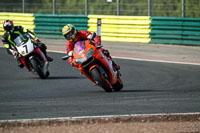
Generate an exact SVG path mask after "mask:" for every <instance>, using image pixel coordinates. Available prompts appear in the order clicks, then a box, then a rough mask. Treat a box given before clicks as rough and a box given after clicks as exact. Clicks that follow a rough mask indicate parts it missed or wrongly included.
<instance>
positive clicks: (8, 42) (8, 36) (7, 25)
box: [2, 20, 53, 68]
mask: <svg viewBox="0 0 200 133" xmlns="http://www.w3.org/2000/svg"><path fill="white" fill-rule="evenodd" d="M3 28H4V35H3V36H2V42H3V45H4V47H6V49H7V52H8V53H9V54H12V55H13V56H15V57H16V58H17V62H18V66H19V67H20V68H23V67H24V65H23V64H22V62H21V60H20V58H19V57H18V52H17V50H16V48H15V43H14V39H15V38H16V37H17V36H19V35H21V34H23V33H28V34H29V35H30V36H31V37H32V39H31V40H32V41H33V42H34V43H36V44H37V45H38V46H39V47H40V49H41V50H42V52H43V53H44V55H45V56H46V57H47V60H48V61H49V62H51V61H53V58H51V57H49V56H47V52H46V49H47V47H46V45H45V44H44V43H42V42H41V41H40V40H39V39H38V38H37V37H36V36H35V34H34V33H33V32H31V31H30V30H28V29H25V28H23V27H22V26H14V23H13V21H12V20H5V21H4V22H3Z"/></svg>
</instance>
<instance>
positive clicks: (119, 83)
mask: <svg viewBox="0 0 200 133" xmlns="http://www.w3.org/2000/svg"><path fill="white" fill-rule="evenodd" d="M112 87H113V89H114V91H120V90H121V89H122V88H123V82H122V80H121V79H120V78H118V79H117V82H116V83H115V84H114V85H113V86H112Z"/></svg>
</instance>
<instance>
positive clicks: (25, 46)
mask: <svg viewBox="0 0 200 133" xmlns="http://www.w3.org/2000/svg"><path fill="white" fill-rule="evenodd" d="M23 47H24V48H25V49H26V53H28V49H27V45H24V46H23Z"/></svg>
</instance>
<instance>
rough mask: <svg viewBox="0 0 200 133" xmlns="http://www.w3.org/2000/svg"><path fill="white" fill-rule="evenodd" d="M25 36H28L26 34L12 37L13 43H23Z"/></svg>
mask: <svg viewBox="0 0 200 133" xmlns="http://www.w3.org/2000/svg"><path fill="white" fill-rule="evenodd" d="M27 36H28V35H27V34H22V35H19V36H18V37H17V38H15V39H14V42H15V44H16V45H17V46H18V45H21V44H23V43H24V42H26V41H27V40H28V37H27Z"/></svg>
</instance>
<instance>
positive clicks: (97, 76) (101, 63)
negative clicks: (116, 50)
mask: <svg viewBox="0 0 200 133" xmlns="http://www.w3.org/2000/svg"><path fill="white" fill-rule="evenodd" d="M100 48H101V47H99V48H96V47H95V46H94V45H92V41H90V40H85V41H79V42H77V43H76V44H75V45H74V51H73V55H71V56H68V55H67V56H64V57H62V59H63V60H67V59H68V58H69V57H72V58H73V66H75V67H77V68H78V69H79V70H80V71H81V73H82V74H84V75H85V76H86V77H87V78H88V79H89V80H91V81H92V82H93V83H94V85H98V86H100V87H102V88H103V89H104V90H105V91H106V92H112V91H113V90H114V91H120V90H121V89H122V88H123V83H122V80H121V79H120V75H121V74H119V72H118V71H117V70H116V69H115V68H114V67H113V64H112V61H111V60H110V59H108V57H107V56H105V55H104V54H103V53H102V52H101V50H100Z"/></svg>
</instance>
